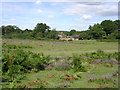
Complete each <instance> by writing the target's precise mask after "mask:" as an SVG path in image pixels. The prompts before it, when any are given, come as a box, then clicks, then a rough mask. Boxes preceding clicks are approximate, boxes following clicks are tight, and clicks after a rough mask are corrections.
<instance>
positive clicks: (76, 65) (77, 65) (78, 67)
mask: <svg viewBox="0 0 120 90" xmlns="http://www.w3.org/2000/svg"><path fill="white" fill-rule="evenodd" d="M73 69H74V71H75V72H79V71H82V72H85V71H86V69H85V67H84V66H82V61H81V57H80V56H79V55H73Z"/></svg>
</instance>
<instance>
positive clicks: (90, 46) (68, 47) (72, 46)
mask: <svg viewBox="0 0 120 90" xmlns="http://www.w3.org/2000/svg"><path fill="white" fill-rule="evenodd" d="M3 43H7V44H12V45H25V46H30V47H32V48H24V50H28V51H31V52H34V53H44V55H50V56H53V57H57V56H58V57H59V56H72V54H73V53H77V54H83V53H90V52H96V51H97V50H102V51H104V52H106V53H113V52H118V42H96V41H95V40H79V41H69V42H68V41H40V40H24V39H23V40H20V39H3Z"/></svg>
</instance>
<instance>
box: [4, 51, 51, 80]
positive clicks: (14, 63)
mask: <svg viewBox="0 0 120 90" xmlns="http://www.w3.org/2000/svg"><path fill="white" fill-rule="evenodd" d="M2 53H3V55H2V62H3V64H2V71H3V75H4V74H7V75H9V77H10V78H11V80H12V81H13V80H14V78H16V77H17V75H18V74H22V73H26V72H28V71H29V70H31V69H37V70H44V64H46V63H48V62H49V60H50V58H49V56H46V57H45V56H44V55H43V54H34V53H32V52H25V51H23V50H22V49H15V50H14V49H13V50H12V49H11V50H10V49H8V50H6V49H4V50H3V52H2Z"/></svg>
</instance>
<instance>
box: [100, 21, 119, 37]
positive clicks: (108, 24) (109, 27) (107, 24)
mask: <svg viewBox="0 0 120 90" xmlns="http://www.w3.org/2000/svg"><path fill="white" fill-rule="evenodd" d="M101 25H102V28H103V30H104V31H105V32H106V34H107V35H109V34H111V33H112V32H114V30H116V29H117V26H116V25H115V23H114V22H113V21H112V20H104V21H102V22H101Z"/></svg>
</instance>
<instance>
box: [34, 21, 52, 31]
mask: <svg viewBox="0 0 120 90" xmlns="http://www.w3.org/2000/svg"><path fill="white" fill-rule="evenodd" d="M49 29H50V27H49V26H48V25H46V24H45V23H38V24H37V25H36V27H35V28H34V31H35V32H42V33H44V32H45V31H49Z"/></svg>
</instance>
